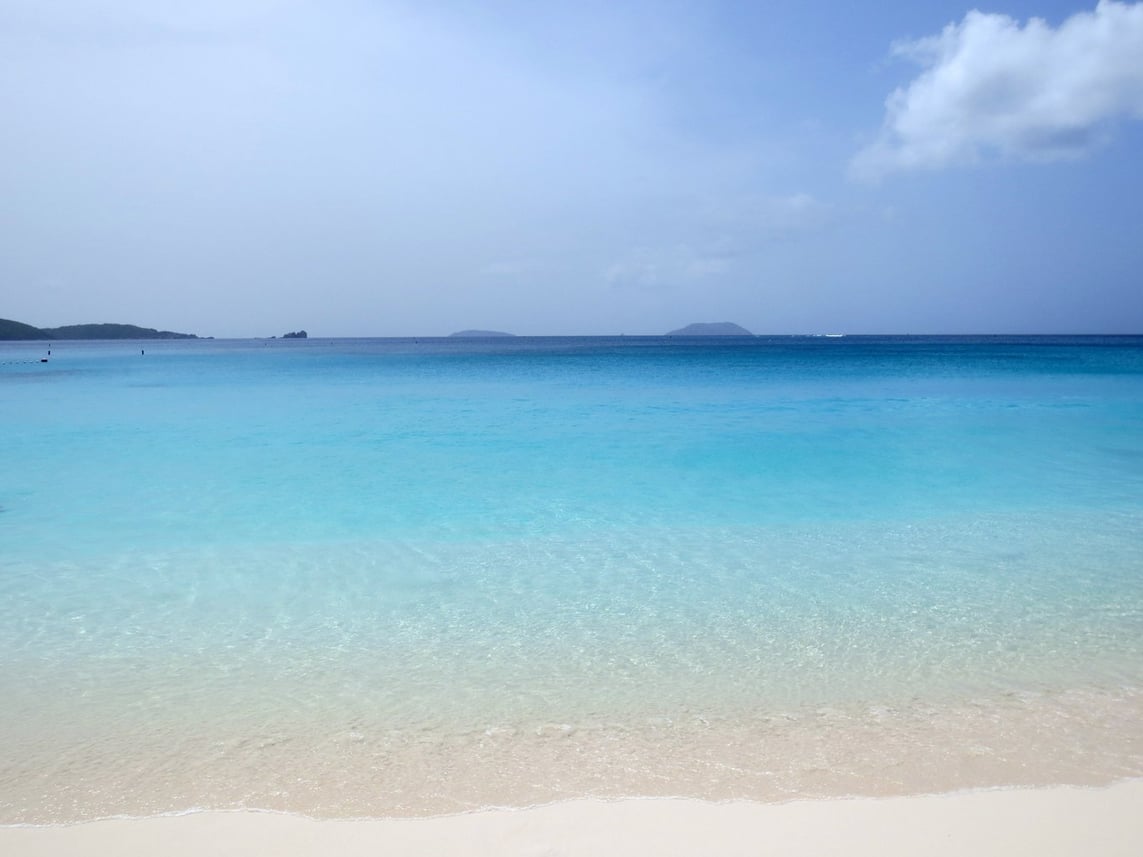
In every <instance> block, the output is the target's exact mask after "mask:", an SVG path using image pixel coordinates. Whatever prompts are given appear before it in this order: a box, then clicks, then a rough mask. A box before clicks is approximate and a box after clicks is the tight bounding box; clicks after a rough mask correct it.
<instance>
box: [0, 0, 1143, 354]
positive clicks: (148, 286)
mask: <svg viewBox="0 0 1143 857" xmlns="http://www.w3.org/2000/svg"><path fill="white" fill-rule="evenodd" d="M0 116H3V117H4V118H3V120H2V121H3V124H4V133H3V134H0V317H6V318H14V319H18V320H21V321H26V322H29V323H31V324H36V325H43V326H51V325H58V324H68V323H78V322H90V321H124V322H132V323H136V324H143V325H147V326H154V327H162V328H171V329H176V330H186V331H192V332H195V333H199V334H200V335H214V336H219V337H224V336H262V335H272V334H280V333H282V332H284V331H286V330H292V329H296V328H298V327H305V328H306V329H308V330H309V331H310V333H311V335H329V336H363V335H378V336H399V335H425V336H428V335H443V334H447V333H450V332H452V331H454V330H459V329H463V328H472V327H478V328H491V329H500V330H509V331H512V332H516V333H520V334H537V335H542V334H576V333H583V334H610V333H620V332H624V333H629V334H653V333H661V332H663V331H666V330H668V329H671V328H674V327H679V326H682V325H684V324H687V323H689V322H692V321H719V320H729V321H735V322H737V323H739V324H741V325H743V326H745V327H747V328H749V329H751V330H753V331H755V332H758V333H804V332H824V331H828V332H833V331H846V332H852V333H879V332H886V333H891V332H899V333H910V332H911V333H958V332H963V333H972V332H989V333H991V332H1016V333H1025V332H1027V333H1034V332H1141V331H1143V279H1141V276H1140V271H1143V193H1141V191H1143V169H1140V163H1141V157H1140V156H1141V155H1143V121H1141V120H1143V3H1120V2H1102V3H1099V4H1098V5H1095V4H1093V3H1086V4H1084V3H1058V2H1039V3H1030V2H1006V3H1003V4H1001V5H994V6H992V5H990V6H982V7H980V9H979V11H977V10H974V9H973V7H971V6H969V5H964V4H958V3H946V2H930V3H904V2H885V3H880V4H869V5H868V8H860V7H854V8H848V7H847V8H837V9H834V8H823V7H815V6H813V5H811V4H805V3H795V2H786V0H780V2H768V3H741V2H738V3H731V2H703V3H699V2H683V0H677V1H676V2H671V0H666V2H657V3H650V2H646V3H644V2H633V3H623V4H615V3H602V2H594V0H587V2H579V3H574V4H573V3H543V2H507V0H505V2H495V0H493V2H484V3H461V2H437V3H434V2H423V3H400V2H382V0H325V2H306V0H225V2H224V0H203V2H199V3H195V4H186V3H181V2H178V3H175V2H170V3H168V2H162V0H62V1H61V2H55V3H50V4H46V3H42V2H35V0H0Z"/></svg>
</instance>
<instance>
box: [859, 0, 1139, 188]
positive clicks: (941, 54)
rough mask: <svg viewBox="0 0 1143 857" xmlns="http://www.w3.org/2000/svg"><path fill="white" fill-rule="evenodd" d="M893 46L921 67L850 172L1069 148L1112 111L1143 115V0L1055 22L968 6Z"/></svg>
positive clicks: (1084, 143) (1039, 156)
mask: <svg viewBox="0 0 1143 857" xmlns="http://www.w3.org/2000/svg"><path fill="white" fill-rule="evenodd" d="M893 53H894V55H896V56H901V57H906V58H908V59H910V60H913V61H915V62H917V63H918V64H919V65H921V67H922V68H923V71H922V72H921V74H920V75H919V76H918V77H917V78H915V79H914V80H913V81H912V82H911V83H909V84H908V86H906V87H904V88H899V89H897V90H895V91H894V92H893V93H892V94H891V95H890V96H889V98H888V99H887V100H886V117H885V123H884V125H883V127H882V129H881V133H880V135H879V136H878V138H877V139H876V140H875V141H874V142H873V143H872V144H871V145H869V146H868V147H866V148H865V149H863V150H862V151H861V152H859V153H858V155H857V156H856V157H855V158H854V159H853V162H852V164H851V169H852V172H853V174H854V175H855V176H857V177H859V178H865V179H877V178H880V177H882V176H884V175H886V174H888V173H891V172H895V171H903V170H913V169H925V168H930V169H931V168H939V167H945V166H949V165H953V164H965V163H973V162H976V161H979V160H981V159H983V158H987V157H1001V158H1011V159H1018V160H1041V161H1043V160H1055V159H1060V158H1068V157H1076V156H1080V155H1083V154H1086V153H1088V152H1089V151H1091V149H1093V148H1094V147H1095V146H1097V145H1099V144H1100V143H1101V142H1102V141H1103V140H1104V139H1105V138H1106V137H1107V135H1108V133H1109V128H1110V125H1111V123H1112V122H1114V121H1115V120H1117V119H1122V118H1124V117H1128V118H1135V119H1139V118H1143V3H1130V4H1129V3H1121V2H1116V0H1101V2H1100V3H1099V4H1098V5H1097V6H1096V8H1095V9H1094V10H1093V11H1090V12H1080V13H1077V14H1075V15H1073V16H1071V17H1070V18H1068V19H1067V20H1066V21H1064V22H1063V23H1062V24H1060V26H1059V27H1056V28H1053V27H1051V26H1050V25H1049V24H1048V23H1047V22H1045V21H1043V20H1041V19H1039V18H1032V19H1031V20H1029V21H1028V22H1027V24H1025V25H1024V26H1021V25H1020V24H1019V22H1017V21H1015V20H1013V19H1012V18H1010V17H1008V16H1007V15H998V14H987V13H983V12H978V11H972V12H969V13H968V14H967V15H965V17H964V20H963V21H961V22H960V23H959V24H949V25H948V26H947V27H945V28H944V30H943V31H942V32H941V33H940V34H939V35H936V36H931V37H928V38H923V39H918V40H915V41H907V42H901V43H898V44H896V45H894V47H893Z"/></svg>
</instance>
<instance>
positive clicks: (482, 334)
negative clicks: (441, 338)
mask: <svg viewBox="0 0 1143 857" xmlns="http://www.w3.org/2000/svg"><path fill="white" fill-rule="evenodd" d="M496 336H515V334H513V333H505V332H504V331H502V330H458V331H457V332H456V333H450V334H449V338H452V337H467V338H469V339H491V338H492V337H496Z"/></svg>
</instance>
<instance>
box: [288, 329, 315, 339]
mask: <svg viewBox="0 0 1143 857" xmlns="http://www.w3.org/2000/svg"><path fill="white" fill-rule="evenodd" d="M308 336H309V334H308V333H306V332H305V331H304V330H291V331H290V332H289V333H283V334H282V339H305V338H307V337H308Z"/></svg>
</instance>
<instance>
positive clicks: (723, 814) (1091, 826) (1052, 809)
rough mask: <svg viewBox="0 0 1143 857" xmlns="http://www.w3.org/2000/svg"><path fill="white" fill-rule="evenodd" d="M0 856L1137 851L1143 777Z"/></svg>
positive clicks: (189, 831) (475, 818)
mask: <svg viewBox="0 0 1143 857" xmlns="http://www.w3.org/2000/svg"><path fill="white" fill-rule="evenodd" d="M0 854H4V855H7V857H33V855H36V856H37V857H38V856H39V855H73V854H77V855H79V854H81V855H96V857H134V855H140V857H142V855H147V857H151V855H157V854H162V855H165V857H184V855H186V857H190V855H194V857H205V855H212V857H215V855H216V856H217V857H229V855H234V857H238V855H242V857H259V855H282V857H310V855H314V857H316V855H329V854H336V855H339V857H359V856H360V857H364V855H370V857H373V855H386V857H388V855H404V854H426V855H434V857H435V856H436V855H441V857H450V855H490V856H491V855H498V857H499V855H521V857H562V856H563V855H584V857H587V855H591V857H606V855H624V857H628V855H642V854H647V855H655V857H669V855H727V856H728V857H730V856H731V855H743V857H745V855H750V857H762V855H771V854H772V855H783V857H785V855H811V854H812V855H829V854H846V855H877V857H893V855H910V857H913V855H922V854H923V855H927V857H939V855H957V857H963V856H964V855H969V857H987V855H1017V854H1019V855H1024V854H1028V855H1037V857H1051V855H1085V857H1089V855H1090V857H1096V855H1124V857H1127V855H1130V857H1137V855H1139V854H1143V779H1141V780H1130V781H1127V782H1123V783H1119V784H1117V785H1114V786H1110V787H1108V788H1102V789H1083V788H1071V787H1055V788H1046V789H1011V790H990V791H976V792H961V793H957V794H949V795H930V796H918V797H898V798H882V799H869V798H862V799H852V800H851V799H833V800H813V801H797V802H792V803H786V804H764V803H753V802H748V801H734V802H728V803H707V802H703V801H697V800H682V799H632V800H615V801H600V800H572V801H565V802H561V803H557V804H551V805H549V806H541V807H533V808H529V809H518V810H487V811H482V812H474V813H468V814H464V815H453V816H445V817H438V818H397V819H377V820H362V821H315V820H312V819H308V818H303V817H300V816H293V815H285V814H276V813H260V812H203V813H193V814H189V815H183V816H168V817H159V818H149V819H138V820H107V821H97V822H90V823H87V824H78V825H73V826H68V827H7V828H0Z"/></svg>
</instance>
